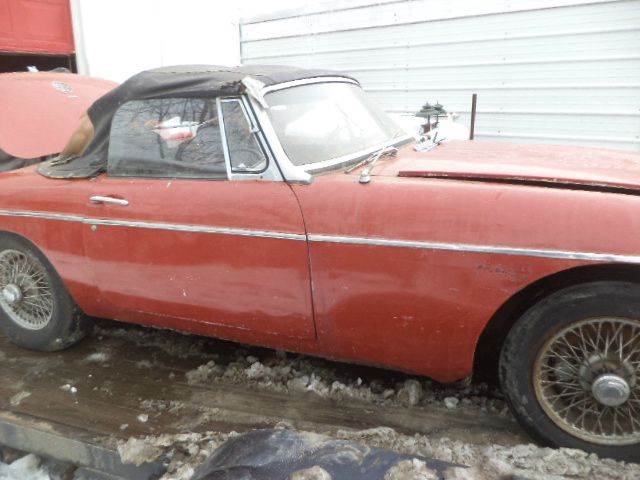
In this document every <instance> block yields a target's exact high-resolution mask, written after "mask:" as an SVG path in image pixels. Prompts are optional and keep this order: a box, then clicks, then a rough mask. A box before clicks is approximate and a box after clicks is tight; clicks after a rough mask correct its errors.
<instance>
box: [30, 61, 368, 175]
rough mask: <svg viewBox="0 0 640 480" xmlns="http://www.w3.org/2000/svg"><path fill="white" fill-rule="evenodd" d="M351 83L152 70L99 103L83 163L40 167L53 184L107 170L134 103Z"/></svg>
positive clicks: (281, 69)
mask: <svg viewBox="0 0 640 480" xmlns="http://www.w3.org/2000/svg"><path fill="white" fill-rule="evenodd" d="M336 76H338V77H346V78H349V79H351V80H355V79H353V78H352V77H350V76H348V75H345V74H343V73H338V72H334V71H330V70H308V69H302V68H296V67H288V66H276V65H247V66H240V67H222V66H215V65H180V66H174V67H162V68H157V69H153V70H147V71H144V72H141V73H138V74H137V75H134V76H133V77H131V78H130V79H128V80H127V81H126V82H124V83H123V84H122V85H120V86H118V87H117V88H115V89H113V90H111V91H110V92H108V93H107V94H106V95H104V96H102V97H101V98H99V99H98V100H96V101H95V102H94V103H93V105H91V107H89V109H88V111H87V114H88V116H89V118H90V120H91V123H92V124H93V128H94V135H93V139H92V140H91V142H90V144H89V145H88V147H87V148H86V149H85V151H84V152H83V154H82V155H80V156H78V157H67V158H65V157H62V156H59V157H57V158H54V159H52V160H49V161H46V162H43V163H41V164H40V166H39V168H38V171H39V172H40V173H41V174H43V175H45V176H48V177H52V178H87V177H92V176H94V175H97V174H99V173H101V172H103V171H105V169H106V164H107V152H108V148H109V134H110V131H111V120H112V118H113V116H114V115H115V113H116V111H117V110H118V108H120V106H121V105H123V104H124V103H126V102H128V101H131V100H143V99H149V98H171V97H181V98H182V97H208V98H214V97H219V96H226V95H240V94H242V93H244V92H245V90H246V89H247V87H246V85H245V83H243V80H245V79H246V78H250V79H254V80H255V81H257V82H260V83H262V84H263V85H264V86H271V85H276V84H280V83H285V82H290V81H295V80H303V79H310V78H317V77H336Z"/></svg>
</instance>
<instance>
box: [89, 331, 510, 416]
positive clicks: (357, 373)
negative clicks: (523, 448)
mask: <svg viewBox="0 0 640 480" xmlns="http://www.w3.org/2000/svg"><path fill="white" fill-rule="evenodd" d="M96 332H97V333H98V334H99V335H101V336H105V337H116V338H122V339H125V340H127V341H131V342H134V343H137V344H139V345H144V346H147V347H155V348H158V349H160V350H162V351H163V352H165V353H167V354H170V355H173V356H177V357H182V358H194V357H195V358H199V359H202V364H201V365H199V366H198V367H197V368H194V369H193V370H190V371H188V372H187V373H186V375H185V379H186V380H187V382H188V383H189V384H191V385H198V384H212V383H232V384H242V385H253V386H255V387H256V388H259V389H263V390H271V391H279V392H290V391H297V392H312V393H314V394H316V395H318V396H319V397H322V398H331V399H334V400H343V399H354V400H359V401H364V402H371V403H376V404H381V405H398V406H407V405H410V406H414V405H433V404H439V405H442V406H446V407H447V408H449V409H456V408H465V409H473V410H475V411H480V412H492V413H498V414H501V415H510V414H509V412H508V409H507V406H506V404H505V402H504V400H503V397H502V394H501V393H500V391H499V390H497V389H495V388H493V387H490V386H488V385H486V384H482V383H469V384H462V383H458V384H453V385H443V384H439V383H437V382H434V381H431V380H429V379H427V378H423V377H413V376H409V375H405V374H402V373H398V372H390V371H384V370H378V369H370V368H367V367H358V366H354V365H348V364H344V363H334V362H330V361H326V360H323V359H320V358H313V357H308V356H305V355H298V354H293V353H286V352H283V351H274V350H268V349H261V348H252V347H245V346H239V345H237V344H230V343H228V342H218V343H217V344H215V346H214V348H215V350H212V348H211V344H212V342H216V341H215V340H214V341H212V340H211V339H206V338H203V337H196V336H190V335H180V334H176V333H175V332H166V331H162V330H157V329H152V328H146V329H140V328H104V327H100V328H97V329H96ZM216 347H218V348H216ZM219 347H222V348H219ZM143 363H144V364H143ZM151 366H152V365H151V362H149V361H147V360H145V361H141V362H138V367H139V368H151Z"/></svg>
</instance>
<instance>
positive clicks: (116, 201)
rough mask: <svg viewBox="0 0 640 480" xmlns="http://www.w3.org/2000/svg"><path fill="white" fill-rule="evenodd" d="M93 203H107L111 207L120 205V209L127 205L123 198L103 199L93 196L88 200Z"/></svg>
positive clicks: (100, 196)
mask: <svg viewBox="0 0 640 480" xmlns="http://www.w3.org/2000/svg"><path fill="white" fill-rule="evenodd" d="M89 200H91V201H92V202H93V203H108V204H111V205H120V206H122V207H126V206H127V205H129V201H128V200H125V199H124V198H114V197H103V196H102V195H94V196H93V197H91V198H89Z"/></svg>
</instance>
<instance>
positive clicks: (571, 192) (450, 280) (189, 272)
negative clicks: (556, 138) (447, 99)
mask: <svg viewBox="0 0 640 480" xmlns="http://www.w3.org/2000/svg"><path fill="white" fill-rule="evenodd" d="M32 75H35V74H32ZM48 75H53V74H48ZM58 75H62V74H58ZM47 81H48V82H49V83H51V79H48V80H47ZM55 81H58V82H59V83H61V84H65V85H67V87H68V88H67V87H64V85H63V86H60V85H58V87H59V88H58V89H57V90H56V91H52V93H60V94H63V95H67V97H68V96H69V95H70V93H69V91H71V92H74V91H76V90H78V91H80V90H81V89H82V88H84V87H86V86H87V85H89V84H91V85H94V86H96V85H98V86H99V88H101V89H102V92H101V93H104V95H102V96H100V98H99V99H97V100H96V101H95V102H93V98H90V97H91V95H86V96H83V97H82V98H77V99H75V100H77V101H78V102H83V103H82V105H83V106H84V108H87V107H88V108H87V111H86V114H84V115H82V112H80V113H74V114H73V115H66V116H65V115H64V112H62V113H61V114H60V116H59V119H58V120H56V121H55V122H49V123H46V124H43V125H42V126H41V132H40V133H39V134H38V135H35V134H34V135H29V136H28V138H22V137H21V136H20V135H9V136H6V135H5V136H3V137H0V139H2V141H4V142H5V145H1V144H0V147H2V148H3V149H4V150H5V151H6V152H8V153H9V154H11V155H13V156H14V157H19V156H20V154H22V155H23V156H24V155H27V156H31V157H45V158H44V161H42V162H40V163H38V164H37V165H31V166H27V167H23V168H19V169H12V170H10V171H7V172H5V173H3V174H0V322H1V326H2V328H3V330H4V332H5V334H6V335H7V336H8V337H9V338H10V339H11V340H12V341H13V342H15V343H17V344H18V345H21V346H24V347H26V348H31V349H38V350H44V351H51V350H57V349H62V348H65V347H67V346H69V345H72V344H73V343H74V342H77V341H78V340H79V339H80V338H81V337H82V335H83V332H84V331H85V328H86V326H87V322H88V321H89V320H88V318H90V317H106V318H114V319H119V320H122V321H126V322H135V323H140V324H147V325H154V326H158V327H166V328H172V329H178V330H183V331H188V332H193V333H198V334H202V335H210V336H215V337H220V338H225V339H231V340H235V341H239V342H246V343H251V344H258V345H265V346H269V347H275V348H279V349H285V350H289V351H295V352H304V353H306V354H310V355H319V356H323V357H327V358H331V359H338V360H344V361H351V362H361V363H365V364H371V365H379V366H385V367H388V368H393V369H398V370H403V371H405V372H410V373H414V374H419V375H426V376H429V377H432V378H434V379H436V380H439V381H442V382H452V381H457V380H461V379H465V378H467V377H469V376H470V375H471V374H472V373H473V372H474V370H475V371H477V370H478V369H483V370H485V371H486V370H487V369H489V368H493V369H495V370H496V371H497V372H499V378H500V382H501V385H502V388H503V391H504V394H505V396H506V397H507V399H508V401H509V404H510V406H511V408H512V410H513V412H514V414H515V415H516V417H517V418H518V419H519V421H520V422H521V423H522V425H523V426H524V427H525V429H526V430H527V431H529V432H530V433H531V434H532V435H534V436H535V437H536V438H537V439H539V440H540V441H543V442H545V443H547V444H552V445H561V446H570V447H576V448H582V449H584V450H587V451H591V452H596V453H598V454H600V455H603V456H610V457H617V458H623V459H631V460H639V459H640V241H639V238H640V215H639V213H638V212H640V156H639V155H637V154H633V153H629V152H616V151H611V150H603V149H582V148H574V147H546V146H522V145H520V146H518V145H510V144H507V143H493V142H475V141H451V142H444V143H441V144H440V145H437V146H435V145H432V147H433V148H431V149H429V148H427V149H425V148H423V145H421V144H420V143H416V142H415V141H414V139H413V138H412V137H410V136H408V135H406V134H405V133H404V132H403V131H402V130H401V129H400V128H399V127H398V126H397V125H396V124H395V123H394V121H393V120H392V119H390V118H389V117H388V116H387V115H386V114H385V113H384V112H383V111H381V110H380V109H379V108H378V107H376V106H375V105H374V104H373V103H372V102H371V101H370V100H369V99H368V98H367V96H366V95H365V94H364V93H363V91H362V89H361V87H360V85H359V84H358V82H357V80H355V79H353V78H351V77H349V76H346V75H343V74H339V73H335V72H329V71H313V70H302V69H294V68H287V67H273V66H272V67H258V66H251V67H239V68H222V67H207V66H194V67H184V66H183V67H174V68H163V69H158V70H151V71H147V72H143V73H140V74H138V75H136V76H134V77H132V78H131V79H130V80H128V81H127V82H125V83H124V84H122V85H121V86H118V87H116V88H114V89H111V88H112V85H107V84H104V83H99V82H98V83H95V82H97V81H92V80H91V79H86V78H83V77H74V76H71V75H67V76H64V77H63V78H61V79H58V80H55ZM92 82H93V83H92ZM25 84H26V83H25V82H23V86H24V85H25ZM83 86H84V87H83ZM0 88H1V82H0ZM65 92H66V93H65ZM95 93H96V92H95V91H93V94H94V96H95ZM23 100H24V99H23ZM71 100H72V99H70V101H71ZM75 100H74V101H75ZM24 101H27V100H24ZM40 103H41V108H43V109H53V108H52V107H51V108H49V106H48V103H47V102H46V101H44V100H43V101H41V102H40ZM2 115H3V116H5V115H7V113H6V112H2ZM4 118H7V117H6V116H5V117H4ZM68 124H73V127H74V128H76V130H75V132H73V134H72V135H71V140H69V141H68V143H67V144H66V146H64V147H63V146H61V143H60V141H59V136H56V135H55V132H56V131H60V130H65V128H66V126H67V125H68ZM7 128H9V126H7ZM11 128H13V129H14V131H15V130H16V129H18V128H19V125H13V126H11ZM66 137H67V135H66V134H65V139H64V141H66V140H67V138H66ZM64 141H63V142H62V143H64ZM20 142H30V143H31V144H32V148H31V149H29V148H24V149H22V150H21V149H20V148H14V145H13V144H15V143H20Z"/></svg>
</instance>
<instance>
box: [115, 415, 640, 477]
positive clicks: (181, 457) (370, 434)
mask: <svg viewBox="0 0 640 480" xmlns="http://www.w3.org/2000/svg"><path fill="white" fill-rule="evenodd" d="M325 434H327V435H330V436H333V437H335V438H338V439H341V440H351V441H354V442H358V443H363V444H365V445H367V446H370V447H377V448H383V449H388V450H393V451H395V452H398V453H401V454H408V455H418V456H423V457H426V458H429V459H437V460H443V461H447V462H451V463H456V464H460V465H467V466H469V467H470V468H468V469H467V468H452V469H449V470H447V472H446V473H445V480H509V479H514V478H518V479H521V480H637V479H638V478H640V465H637V464H625V463H623V462H617V461H615V460H610V459H599V458H598V457H597V456H596V455H589V454H587V453H585V452H582V451H580V450H573V449H567V448H561V449H551V448H541V447H537V446H535V445H517V446H512V447H504V446H500V445H474V444H470V443H465V442H461V441H453V440H449V439H446V438H444V439H438V440H430V439H429V438H428V437H426V436H424V435H419V434H416V435H413V436H410V435H403V434H400V433H397V432H396V431H394V430H393V429H390V428H385V427H379V428H373V429H368V430H360V431H353V430H338V431H337V432H335V433H333V434H331V433H329V432H325ZM236 435H237V434H236V433H230V434H219V433H215V432H207V433H206V434H195V433H190V434H182V435H159V436H147V437H141V438H134V437H132V438H130V439H128V440H127V441H126V442H125V441H120V442H119V443H118V452H119V453H120V457H121V459H122V460H123V461H124V462H128V463H134V464H136V465H140V464H142V463H144V462H147V461H152V460H157V459H159V458H160V457H161V456H162V455H167V456H168V458H169V459H170V462H171V463H170V465H169V470H168V472H167V474H165V475H164V476H163V477H162V479H161V480H189V478H190V477H191V475H192V474H193V472H194V471H195V469H196V468H197V467H198V466H199V465H200V464H201V463H202V462H203V461H204V460H205V459H206V458H207V456H208V455H210V454H211V452H213V451H214V450H215V449H216V448H217V447H218V446H220V445H221V444H222V443H223V442H224V441H225V440H227V439H228V438H232V437H234V436H236ZM389 472H390V473H389V480H390V479H394V480H428V479H429V478H432V477H429V472H428V469H426V468H425V466H424V464H423V463H422V462H420V461H414V462H405V463H403V464H402V465H400V464H398V465H397V468H394V469H392V470H390V471H389ZM305 478H306V477H305ZM309 478H316V477H309ZM318 478H322V477H321V476H319V477H318ZM329 480H330V479H329ZM385 480H387V477H385Z"/></svg>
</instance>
